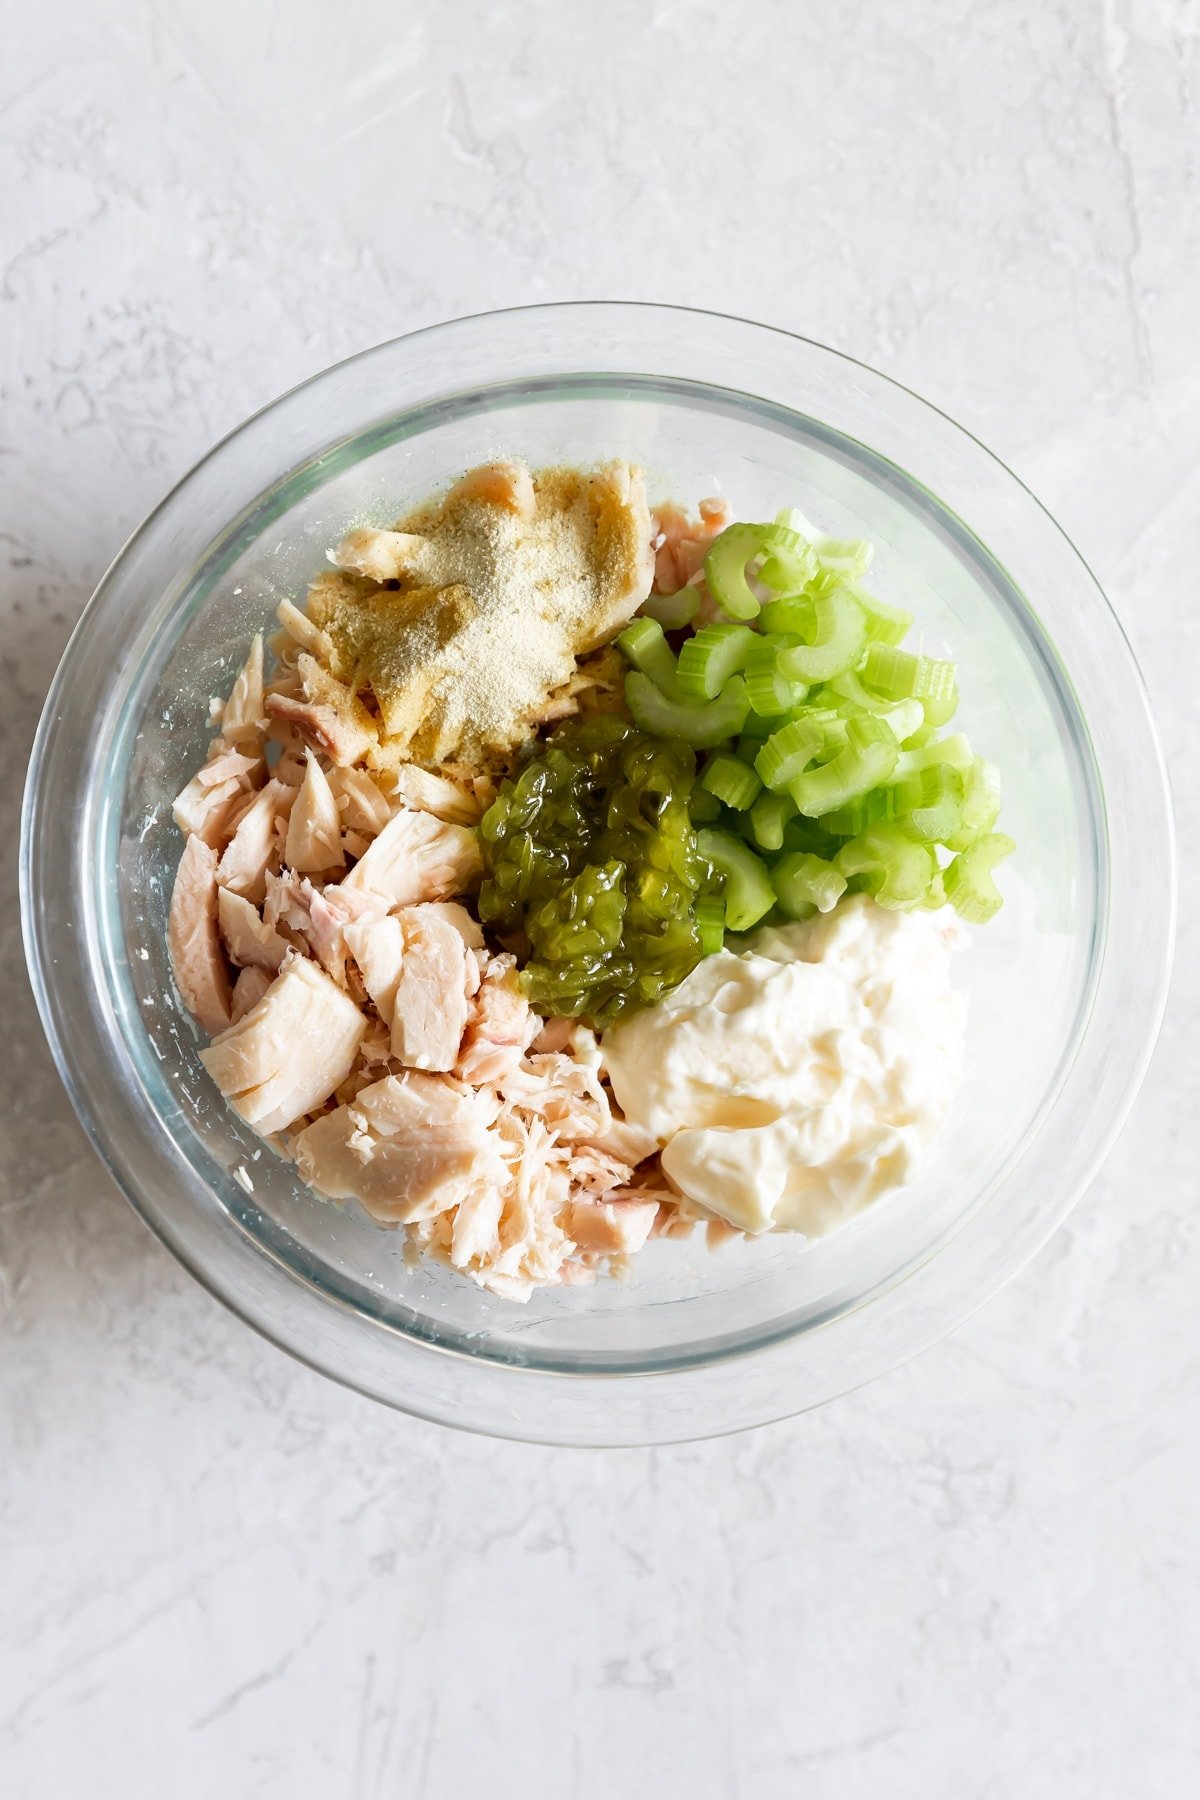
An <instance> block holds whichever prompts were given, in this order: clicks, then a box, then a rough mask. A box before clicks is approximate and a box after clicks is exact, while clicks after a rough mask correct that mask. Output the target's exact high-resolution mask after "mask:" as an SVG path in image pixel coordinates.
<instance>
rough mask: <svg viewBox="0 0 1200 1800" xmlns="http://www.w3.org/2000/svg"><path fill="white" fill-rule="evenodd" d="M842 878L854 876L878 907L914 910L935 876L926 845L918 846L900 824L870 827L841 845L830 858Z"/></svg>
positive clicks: (929, 852)
mask: <svg viewBox="0 0 1200 1800" xmlns="http://www.w3.org/2000/svg"><path fill="white" fill-rule="evenodd" d="M834 861H835V863H836V864H837V867H838V868H839V869H840V870H841V872H842V874H843V875H846V876H848V877H849V876H857V877H859V878H860V879H862V880H863V884H864V886H865V887H866V890H867V892H868V893H869V894H872V895H873V896H874V898H875V899H876V900H877V901H878V902H879V904H880V906H886V907H890V908H892V909H893V910H902V909H904V908H906V907H910V906H915V905H916V904H917V902H918V901H919V900H920V899H921V897H922V895H923V894H925V892H926V891H927V889H928V887H929V884H930V882H931V881H932V880H933V879H934V876H935V875H936V874H937V872H938V867H937V858H936V857H935V856H934V853H933V851H932V850H931V849H930V848H929V846H928V844H922V843H918V842H917V840H916V839H915V838H913V837H911V836H910V835H909V833H908V832H907V831H906V830H905V828H904V826H903V824H893V825H874V826H872V827H871V829H870V830H869V831H864V832H863V834H862V836H861V837H856V838H851V839H850V842H849V843H848V844H843V845H842V848H841V849H840V850H839V851H838V853H837V855H836V857H835V858H834Z"/></svg>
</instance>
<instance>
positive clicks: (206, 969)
mask: <svg viewBox="0 0 1200 1800" xmlns="http://www.w3.org/2000/svg"><path fill="white" fill-rule="evenodd" d="M167 948H168V949H169V951H170V954H171V968H172V969H173V971H174V974H175V983H176V986H177V987H178V989H179V992H180V993H181V994H182V995H183V999H184V1004H185V1005H186V1006H187V1009H188V1011H189V1012H190V1013H192V1014H193V1015H194V1017H195V1019H196V1021H197V1023H198V1024H199V1025H200V1026H201V1027H202V1029H203V1030H205V1031H207V1032H208V1033H209V1034H210V1035H212V1034H213V1033H214V1032H218V1031H224V1029H225V1027H226V1026H227V1025H228V1023H229V1017H230V1012H229V1009H230V1001H231V994H230V987H229V969H228V967H227V966H226V962H225V953H224V951H223V950H222V949H221V939H220V935H219V933H218V931H217V853H216V851H215V850H213V849H212V847H211V846H210V845H208V844H206V843H204V842H203V840H202V839H200V838H198V837H190V838H189V839H188V841H187V843H186V844H185V845H184V847H183V855H182V856H181V857H180V859H179V867H178V869H177V870H176V871H175V885H174V887H173V888H172V890H171V908H170V913H169V915H168V922H167Z"/></svg>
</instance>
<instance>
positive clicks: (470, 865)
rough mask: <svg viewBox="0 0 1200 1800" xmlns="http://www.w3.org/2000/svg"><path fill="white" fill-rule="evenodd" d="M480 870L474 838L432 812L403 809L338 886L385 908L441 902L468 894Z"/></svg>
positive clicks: (479, 860)
mask: <svg viewBox="0 0 1200 1800" xmlns="http://www.w3.org/2000/svg"><path fill="white" fill-rule="evenodd" d="M482 871H483V859H482V857H481V856H480V854H479V843H478V840H477V838H476V836H475V833H474V832H473V831H471V830H470V829H468V827H467V826H465V825H447V824H446V823H445V821H444V820H442V819H438V818H435V817H434V815H433V814H432V813H425V812H412V811H409V810H408V809H407V808H405V809H404V810H403V811H401V812H398V813H397V814H396V816H395V818H394V819H392V820H391V821H390V823H389V824H388V825H386V826H385V827H384V829H383V830H382V831H381V832H380V834H379V836H378V837H377V838H376V839H375V841H374V843H373V844H372V845H371V847H370V849H369V850H368V851H367V852H366V854H365V856H363V857H361V858H360V859H359V861H358V862H356V863H355V865H354V867H353V869H351V871H350V873H349V875H347V876H346V878H345V880H344V881H343V882H342V884H341V885H342V887H343V888H346V889H349V890H350V891H351V892H355V893H371V894H376V895H378V896H379V897H380V898H381V899H382V900H384V901H385V902H386V903H387V905H388V906H409V905H411V904H413V903H414V902H415V901H418V900H445V899H449V898H450V897H451V896H452V895H454V894H465V893H469V892H470V890H471V889H472V888H473V887H474V886H475V884H476V882H477V881H478V879H479V876H480V874H481V873H482Z"/></svg>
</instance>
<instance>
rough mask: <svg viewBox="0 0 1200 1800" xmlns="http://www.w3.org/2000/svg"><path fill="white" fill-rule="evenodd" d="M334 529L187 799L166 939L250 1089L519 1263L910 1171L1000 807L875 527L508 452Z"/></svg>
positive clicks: (930, 1120) (487, 1249) (541, 1267)
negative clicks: (960, 942)
mask: <svg viewBox="0 0 1200 1800" xmlns="http://www.w3.org/2000/svg"><path fill="white" fill-rule="evenodd" d="M331 560H332V562H333V564H334V567H333V568H332V569H328V570H326V571H324V572H323V573H320V574H318V575H317V576H316V577H315V578H314V580H313V582H312V583H311V585H310V588H309V592H308V596H307V601H306V604H305V605H304V606H300V605H296V604H294V603H293V602H292V601H290V600H285V601H284V602H283V603H282V604H281V605H280V606H279V608H278V614H277V616H278V620H279V624H280V631H279V633H278V634H277V636H276V637H275V638H274V639H273V640H272V641H271V644H270V645H269V646H264V644H263V641H262V639H261V638H260V639H256V640H255V642H254V644H253V645H252V646H251V648H250V652H249V655H248V657H247V660H246V663H245V665H244V667H243V668H242V670H241V671H240V673H239V674H238V676H237V678H236V680H235V681H234V683H233V685H232V688H231V690H230V693H229V696H228V698H227V699H226V700H225V701H224V703H223V704H222V703H215V705H214V717H215V724H216V736H215V739H214V741H213V743H212V745H211V748H210V752H209V756H208V758H207V761H206V762H205V764H204V766H203V767H202V768H201V769H200V770H198V771H197V773H196V774H195V776H194V777H193V778H192V780H191V781H190V782H189V783H188V784H187V786H186V787H185V789H184V790H183V792H182V793H181V794H180V795H179V797H178V800H177V802H176V806H175V818H176V822H177V824H178V825H179V828H180V830H181V831H182V832H183V834H184V837H185V840H186V842H185V847H184V852H183V855H182V857H181V859H180V863H179V868H178V872H177V876H176V881H175V888H174V892H173V896H172V902H171V910H170V919H169V938H170V949H171V956H172V963H173V967H174V971H175V976H176V982H177V985H178V987H179V990H180V993H181V995H182V997H183V999H184V1001H185V1003H186V1004H187V1006H188V1007H189V1009H190V1010H191V1012H192V1013H193V1015H194V1017H195V1018H196V1020H197V1023H198V1024H199V1025H200V1026H201V1028H202V1029H203V1030H204V1031H205V1032H207V1033H208V1034H209V1036H210V1037H211V1039H212V1042H211V1043H210V1045H209V1046H208V1047H207V1048H206V1049H203V1050H202V1051H201V1053H200V1054H201V1059H202V1061H203V1062H204V1064H205V1066H206V1068H207V1070H208V1072H209V1074H210V1075H211V1077H212V1079H213V1080H214V1082H215V1083H216V1085H217V1087H218V1088H219V1089H220V1091H221V1092H222V1093H223V1094H224V1096H225V1097H226V1099H227V1101H228V1103H229V1105H230V1106H231V1107H232V1108H233V1109H234V1110H235V1111H236V1112H237V1113H238V1114H239V1115H240V1117H241V1118H242V1119H243V1120H244V1121H245V1123H246V1124H247V1125H249V1126H250V1127H251V1128H252V1129H253V1130H254V1131H256V1132H257V1133H259V1134H260V1135H261V1136H263V1137H264V1138H268V1139H269V1140H270V1141H271V1142H272V1144H273V1145H274V1146H275V1147H276V1148H277V1149H278V1150H279V1151H280V1152H281V1153H282V1154H284V1155H286V1156H288V1157H290V1158H292V1159H293V1161H294V1163H295V1166H296V1168H297V1171H298V1173H299V1174H300V1176H301V1178H302V1179H303V1180H304V1181H305V1182H307V1183H308V1184H309V1185H310V1186H311V1187H313V1188H314V1189H315V1190H316V1191H317V1192H319V1193H320V1194H322V1195H324V1196H325V1197H327V1198H328V1199H330V1200H332V1201H337V1202H339V1203H357V1204H358V1205H359V1206H361V1207H362V1208H363V1209H364V1210H365V1211H366V1212H367V1213H369V1214H370V1215H371V1216H372V1217H373V1218H374V1219H376V1220H377V1221H378V1222H379V1223H380V1224H383V1225H387V1226H391V1227H395V1228H397V1229H398V1230H400V1231H401V1232H402V1233H403V1235H404V1238H405V1243H406V1250H407V1253H408V1254H409V1255H410V1256H413V1257H417V1256H421V1255H427V1256H430V1257H433V1258H434V1259H436V1260H440V1261H442V1262H445V1263H448V1264H449V1265H451V1266H452V1267H453V1268H455V1269H457V1270H460V1271H461V1272H463V1273H465V1274H467V1275H469V1276H470V1277H471V1278H472V1279H474V1280H475V1281H477V1282H479V1283H480V1284H481V1285H483V1286H486V1287H488V1288H489V1289H491V1290H492V1291H493V1292H495V1293H498V1294H500V1295H502V1296H504V1297H506V1298H510V1299H516V1300H521V1299H524V1298H526V1297H527V1296H528V1294H529V1293H530V1292H531V1291H532V1289H533V1288H534V1287H537V1286H543V1285H550V1284H577V1283H583V1282H588V1281H591V1280H593V1279H595V1276H596V1274H597V1272H598V1271H600V1270H601V1269H603V1268H604V1267H606V1266H607V1267H609V1268H611V1269H614V1270H617V1271H618V1272H619V1271H620V1270H621V1269H622V1268H623V1267H624V1266H625V1265H626V1263H627V1261H628V1259H629V1258H630V1257H631V1256H632V1255H633V1254H634V1253H635V1252H636V1251H638V1250H639V1249H641V1248H642V1246H643V1245H644V1244H645V1243H646V1241H647V1240H648V1238H650V1237H651V1236H664V1237H669V1236H675V1235H681V1234H686V1233H688V1232H690V1231H691V1230H692V1229H693V1228H694V1227H695V1225H696V1224H698V1223H707V1224H708V1228H709V1232H710V1236H711V1237H712V1238H713V1240H714V1241H717V1240H719V1238H720V1236H721V1235H722V1234H725V1235H728V1233H729V1232H730V1231H738V1232H744V1233H748V1234H755V1233H759V1232H762V1231H768V1230H789V1231H797V1232H802V1233H804V1234H806V1235H809V1236H816V1235H820V1234H821V1233H823V1232H826V1231H829V1230H831V1229H833V1228H834V1227H835V1226H836V1225H837V1224H838V1223H840V1222H841V1221H842V1220H843V1219H845V1218H846V1217H848V1216H850V1214H852V1213H853V1212H855V1211H857V1210H859V1209H861V1208H862V1207H863V1206H866V1205H868V1204H869V1203H871V1202H872V1201H873V1200H874V1199H875V1198H876V1197H878V1196H879V1195H880V1194H881V1193H883V1192H886V1191H887V1190H888V1189H890V1188H892V1187H894V1186H897V1185H900V1184H901V1183H903V1182H904V1181H906V1180H908V1179H909V1178H910V1177H911V1175H912V1172H913V1170H914V1169H915V1167H916V1164H917V1161H918V1159H919V1156H920V1153H921V1152H922V1150H923V1149H924V1147H925V1146H926V1144H927V1143H928V1141H929V1139H930V1138H931V1136H932V1135H933V1133H934V1132H935V1131H936V1129H937V1127H938V1125H939V1124H940V1123H941V1121H942V1119H943V1118H944V1116H945V1114H946V1112H947V1110H948V1108H949V1106H950V1104H951V1102H952V1098H953V1094H954V1091H955V1088H956V1085H957V1080H958V1073H959V1069H960V1066H961V1060H962V1050H963V1024H964V1020H963V1010H964V1009H963V1005H962V1003H961V1001H960V1000H959V998H958V997H956V996H955V994H954V993H953V991H952V989H951V986H950V981H949V961H950V948H951V946H952V944H953V942H954V941H955V939H956V937H957V936H959V935H960V934H961V926H959V925H958V924H957V923H956V915H958V917H961V918H963V919H966V920H970V921H973V922H976V923H982V922H984V921H985V920H986V919H987V918H989V917H991V916H992V914H993V913H994V912H995V910H996V908H997V907H998V906H999V903H1000V897H999V894H998V892H997V890H996V887H995V884H994V880H993V876H992V871H993V868H994V866H995V864H996V863H997V862H998V861H999V860H1000V859H1001V858H1002V857H1003V856H1004V855H1006V854H1007V853H1008V852H1009V851H1010V850H1011V848H1012V843H1011V840H1010V839H1008V838H1006V837H1004V836H1003V835H1002V834H1001V833H999V832H997V831H996V830H995V829H994V828H995V825H996V820H997V816H998V812H999V804H1000V794H999V776H998V774H997V772H996V770H995V769H994V768H993V767H992V765H991V764H989V763H987V762H985V761H983V759H981V758H978V757H977V756H976V755H975V754H974V752H973V751H972V749H971V746H970V744H969V743H968V741H967V740H966V738H965V737H963V736H962V734H961V733H959V732H948V731H947V726H948V725H949V723H950V720H951V718H952V716H953V714H954V711H955V708H956V705H957V700H958V693H957V679H956V674H955V670H954V667H953V665H952V664H950V663H948V662H944V661H939V660H936V659H933V658H930V657H927V656H925V655H923V654H920V653H914V652H910V651H908V650H906V649H905V648H904V647H903V640H904V637H905V635H906V633H907V630H908V628H909V626H910V625H911V623H912V621H911V620H910V619H909V617H908V615H907V614H904V613H901V612H899V611H898V610H897V609H895V608H893V607H891V606H889V605H887V604H885V603H884V602H883V601H882V600H881V599H879V598H878V596H876V595H875V594H874V593H873V592H872V591H871V590H869V589H868V588H867V586H866V584H865V576H866V572H867V568H868V565H869V562H870V548H869V546H868V545H866V544H862V543H857V542H856V543H844V542H837V541H834V540H832V539H830V538H828V537H825V536H824V535H823V534H821V533H820V532H818V531H817V530H815V528H813V527H812V526H811V525H809V524H808V523H807V521H805V520H803V519H802V518H801V517H800V515H799V514H796V513H788V514H784V515H780V518H779V519H778V520H776V521H775V522H774V523H771V524H749V523H745V522H741V521H736V522H735V521H733V520H731V518H730V516H729V513H728V509H727V507H726V506H725V504H724V503H723V502H721V501H704V502H702V503H701V506H700V509H699V516H698V517H696V518H692V517H689V516H688V514H687V513H685V512H684V511H683V510H682V509H681V508H680V507H678V506H676V505H674V504H666V505H663V506H661V507H659V508H658V509H657V510H656V511H655V512H654V513H653V514H652V513H651V512H650V511H649V509H648V507H647V502H646V495H645V488H644V483H643V480H642V477H641V474H640V473H639V472H638V471H637V470H635V469H633V468H631V467H629V466H628V465H626V464H623V463H618V464H612V465H609V466H608V467H607V468H604V469H601V470H599V471H596V472H594V473H590V474H589V473H585V472H581V471H579V470H564V469H556V470H540V471H535V472H530V471H529V470H528V469H526V468H525V467H524V466H523V465H521V464H519V463H498V464H491V465H487V466H486V467H484V468H480V469H476V470H472V471H471V472H470V473H469V474H468V475H466V476H465V477H464V478H463V479H462V480H461V481H459V482H458V483H457V484H456V486H454V487H453V488H451V489H450V490H449V492H448V493H447V494H446V496H445V497H444V498H443V499H441V500H439V501H434V502H430V503H428V504H426V505H424V506H421V507H419V508H417V509H415V510H412V511H410V512H409V513H408V514H406V515H405V516H404V518H403V519H401V521H400V522H399V523H398V524H397V525H396V526H395V527H394V528H389V529H378V528H376V527H373V526H371V527H367V526H363V527H360V528H358V529H356V530H353V531H351V532H350V533H349V534H348V535H347V536H346V537H345V538H344V539H343V540H342V542H341V543H340V544H339V545H338V546H337V547H336V549H335V550H334V551H333V552H332V553H331ZM268 651H269V658H268ZM748 933H752V934H753V935H751V936H747V934H748Z"/></svg>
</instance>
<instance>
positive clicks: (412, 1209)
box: [292, 1074, 507, 1224]
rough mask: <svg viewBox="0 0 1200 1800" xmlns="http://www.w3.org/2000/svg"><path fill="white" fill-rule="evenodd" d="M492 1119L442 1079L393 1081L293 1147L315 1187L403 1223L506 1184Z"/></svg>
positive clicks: (310, 1129) (367, 1092)
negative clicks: (480, 1190)
mask: <svg viewBox="0 0 1200 1800" xmlns="http://www.w3.org/2000/svg"><path fill="white" fill-rule="evenodd" d="M489 1119H490V1111H489V1109H488V1107H487V1106H486V1105H484V1104H483V1103H481V1101H480V1099H479V1097H478V1096H477V1095H475V1094H472V1093H464V1092H463V1091H462V1090H461V1089H459V1088H456V1087H454V1086H452V1085H451V1084H450V1083H449V1082H446V1081H443V1080H441V1079H439V1078H438V1077H437V1076H434V1075H418V1074H405V1075H386V1076H385V1077H384V1078H383V1080H382V1081H376V1082H374V1083H373V1084H372V1085H371V1086H370V1087H366V1088H364V1089H363V1090H362V1092H361V1093H359V1094H357V1095H356V1096H355V1098H354V1099H353V1100H352V1101H351V1102H350V1103H349V1105H346V1106H339V1107H338V1109H337V1111H336V1112H331V1113H327V1114H326V1115H325V1116H324V1118H321V1119H317V1120H316V1121H315V1122H314V1123H313V1124H311V1125H309V1126H307V1127H306V1129H305V1130H304V1131H302V1132H301V1133H300V1134H299V1136H298V1137H297V1138H296V1141H295V1143H294V1145H293V1146H292V1148H293V1151H294V1153H295V1157H296V1166H297V1168H298V1169H299V1171H300V1174H301V1177H302V1178H303V1180H305V1181H307V1182H308V1183H309V1184H310V1186H312V1187H315V1188H317V1189H319V1190H320V1192H321V1193H323V1194H327V1195H328V1196H329V1198H330V1199H331V1200H361V1201H362V1204H363V1205H364V1206H365V1207H366V1209H367V1211H368V1212H369V1213H371V1214H373V1216H374V1217H375V1218H376V1219H379V1220H381V1221H383V1222H384V1223H387V1224H403V1223H409V1222H411V1221H412V1220H414V1219H419V1218H430V1217H433V1216H434V1215H435V1214H437V1213H441V1212H445V1211H446V1210H447V1209H448V1208H449V1207H452V1206H455V1205H457V1204H458V1203H459V1201H460V1200H463V1199H465V1198H466V1196H467V1195H468V1194H469V1193H471V1192H473V1191H474V1190H475V1189H476V1188H478V1187H479V1186H480V1185H483V1186H491V1185H496V1186H500V1187H502V1186H503V1185H504V1183H505V1182H506V1180H507V1174H506V1170H505V1167H504V1162H503V1159H502V1158H501V1157H500V1155H499V1153H498V1151H497V1149H496V1146H495V1142H494V1139H493V1137H492V1135H491V1134H490V1133H489V1130H488V1124H489Z"/></svg>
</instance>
